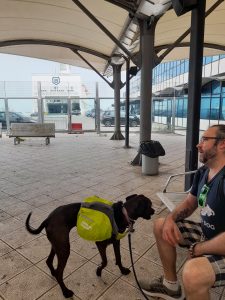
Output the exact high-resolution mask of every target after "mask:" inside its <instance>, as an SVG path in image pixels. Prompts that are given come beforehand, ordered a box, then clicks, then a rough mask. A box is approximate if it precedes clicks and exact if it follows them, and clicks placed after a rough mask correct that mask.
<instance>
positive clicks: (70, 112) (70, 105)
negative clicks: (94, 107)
mask: <svg viewBox="0 0 225 300" xmlns="http://www.w3.org/2000/svg"><path fill="white" fill-rule="evenodd" d="M71 107H72V101H71V98H70V97H68V99H67V116H68V132H69V133H72V109H71Z"/></svg>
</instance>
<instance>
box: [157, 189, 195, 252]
mask: <svg viewBox="0 0 225 300" xmlns="http://www.w3.org/2000/svg"><path fill="white" fill-rule="evenodd" d="M197 206H198V205H197V200H196V197H195V196H193V195H192V194H190V193H189V194H188V195H187V197H186V198H185V199H184V201H183V202H182V203H181V204H179V205H178V206H177V207H176V208H175V209H174V210H173V211H172V212H171V213H170V214H169V215H168V216H167V217H166V219H165V222H164V225H163V233H162V237H163V239H164V240H165V241H167V242H168V243H169V244H170V245H172V246H174V247H175V246H176V245H177V244H178V243H179V242H181V241H182V235H181V233H180V231H179V229H178V227H177V225H176V223H175V222H177V221H180V220H183V219H185V218H187V217H189V216H190V215H191V214H192V213H193V212H194V211H195V210H196V208H197Z"/></svg>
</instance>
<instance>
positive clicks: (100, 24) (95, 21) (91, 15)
mask: <svg viewBox="0 0 225 300" xmlns="http://www.w3.org/2000/svg"><path fill="white" fill-rule="evenodd" d="M72 1H73V3H74V4H76V5H77V6H78V7H79V8H80V9H81V10H82V11H83V12H84V13H85V14H86V15H87V16H88V17H89V18H90V19H91V20H92V21H93V22H94V23H95V24H96V25H97V26H98V27H99V28H100V29H101V30H102V31H103V32H104V33H105V34H106V35H107V36H108V37H109V38H110V39H111V40H112V41H113V42H114V43H115V44H116V45H117V46H118V47H119V48H120V49H121V50H122V51H123V52H124V53H125V54H126V55H127V56H128V57H129V58H130V59H131V56H132V55H131V53H130V51H128V50H127V48H126V47H124V46H123V44H122V43H120V41H119V40H118V39H117V38H116V37H115V36H114V35H113V34H112V33H111V32H110V31H109V30H108V29H107V28H106V27H105V26H104V25H103V24H102V23H101V22H100V21H99V20H98V19H97V18H96V17H95V16H94V15H93V14H92V13H91V12H90V11H89V10H88V9H87V8H86V7H85V6H84V5H83V4H81V3H80V1H79V0H72Z"/></svg>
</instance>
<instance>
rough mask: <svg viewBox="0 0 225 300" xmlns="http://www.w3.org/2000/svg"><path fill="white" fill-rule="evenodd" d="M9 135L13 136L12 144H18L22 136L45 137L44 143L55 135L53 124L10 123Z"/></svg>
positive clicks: (48, 141)
mask: <svg viewBox="0 0 225 300" xmlns="http://www.w3.org/2000/svg"><path fill="white" fill-rule="evenodd" d="M9 137H14V145H17V144H20V142H21V141H22V139H21V138H23V137H45V144H46V145H48V144H50V137H55V124H54V123H48V124H41V123H11V129H10V133H9Z"/></svg>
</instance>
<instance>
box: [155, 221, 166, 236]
mask: <svg viewBox="0 0 225 300" xmlns="http://www.w3.org/2000/svg"><path fill="white" fill-rule="evenodd" d="M164 222H165V218H158V219H156V220H155V221H154V223H153V232H154V235H155V236H161V235H162V228H163V224H164Z"/></svg>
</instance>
